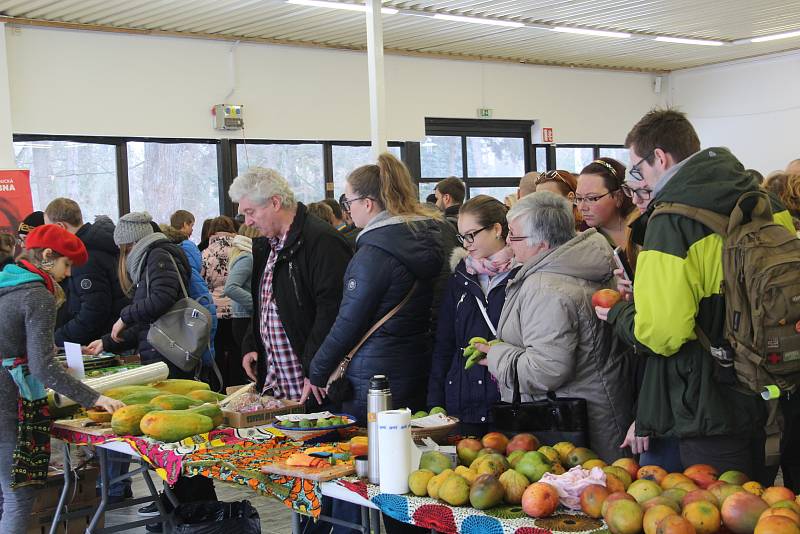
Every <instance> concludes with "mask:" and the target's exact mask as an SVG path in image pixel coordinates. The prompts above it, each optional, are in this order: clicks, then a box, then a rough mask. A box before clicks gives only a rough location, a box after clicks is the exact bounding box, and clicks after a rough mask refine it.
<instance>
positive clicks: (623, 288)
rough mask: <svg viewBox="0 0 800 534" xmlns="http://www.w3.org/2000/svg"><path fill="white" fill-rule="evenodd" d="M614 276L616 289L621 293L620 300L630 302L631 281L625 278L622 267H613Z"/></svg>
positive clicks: (631, 294)
mask: <svg viewBox="0 0 800 534" xmlns="http://www.w3.org/2000/svg"><path fill="white" fill-rule="evenodd" d="M614 276H616V277H617V291H619V292H620V294H621V295H622V300H624V301H626V302H630V301H632V300H633V282H631V281H630V280H628V279H627V278H625V275H624V273H623V271H622V269H614Z"/></svg>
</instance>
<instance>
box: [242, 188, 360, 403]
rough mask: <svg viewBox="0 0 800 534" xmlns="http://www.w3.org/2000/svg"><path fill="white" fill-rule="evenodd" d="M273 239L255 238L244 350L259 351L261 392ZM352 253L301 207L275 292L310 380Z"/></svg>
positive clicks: (282, 258)
mask: <svg viewBox="0 0 800 534" xmlns="http://www.w3.org/2000/svg"><path fill="white" fill-rule="evenodd" d="M269 253H270V245H269V241H268V240H267V239H266V238H264V237H260V238H257V239H254V240H253V278H252V291H253V320H252V328H251V329H250V330H249V331H248V334H247V336H246V337H245V338H244V340H243V342H242V352H243V353H244V354H247V353H248V352H252V351H257V352H258V383H257V387H258V389H259V391H260V390H261V388H262V387H263V386H264V379H265V377H266V374H267V360H266V353H265V351H264V345H263V344H262V341H261V333H260V330H259V322H260V320H261V304H262V303H261V281H262V279H263V277H264V269H265V268H266V265H267V259H268V258H269ZM351 256H352V251H351V250H350V245H348V244H347V241H346V240H345V239H344V237H342V236H341V235H340V234H339V232H337V231H336V229H335V228H334V227H333V226H331V225H330V224H328V223H326V222H325V221H323V220H321V219H319V218H317V217H309V216H308V210H307V209H306V207H305V206H304V205H303V204H302V203H299V202H298V204H297V215H295V218H294V221H293V222H292V225H291V227H290V228H289V232H288V234H287V235H286V244H285V245H284V247H283V249H282V250H281V251H280V253H279V254H278V260H277V262H276V263H275V270H274V273H273V276H272V292H273V295H274V297H275V299H276V303H277V305H278V315H279V316H280V319H281V322H282V323H283V328H284V330H285V331H286V336H287V337H288V338H289V343H290V344H291V345H292V349H293V350H294V353H295V354H296V355H297V356H298V357H299V358H300V361H301V362H302V364H303V370H304V372H305V373H306V376H308V369H309V366H310V365H311V359H312V358H313V357H314V354H315V353H316V352H317V349H318V348H319V346H320V344H321V343H322V340H323V339H325V336H326V335H327V334H328V331H329V330H330V329H331V325H332V324H333V321H334V320H335V319H336V314H337V313H338V311H339V301H340V300H341V299H342V280H343V279H344V271H345V268H346V267H347V263H348V262H349V261H350V257H351Z"/></svg>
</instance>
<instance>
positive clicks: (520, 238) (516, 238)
mask: <svg viewBox="0 0 800 534" xmlns="http://www.w3.org/2000/svg"><path fill="white" fill-rule="evenodd" d="M526 239H530V236H527V235H511V229H509V230H508V237H506V241H514V242H517V241H525V240H526Z"/></svg>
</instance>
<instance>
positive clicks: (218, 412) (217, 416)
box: [186, 402, 225, 428]
mask: <svg viewBox="0 0 800 534" xmlns="http://www.w3.org/2000/svg"><path fill="white" fill-rule="evenodd" d="M186 411H187V412H191V413H199V414H200V415H205V416H206V417H209V418H211V420H212V421H213V422H214V428H217V427H218V426H219V425H221V424H222V422H223V421H224V420H225V416H224V415H223V414H222V409H221V408H220V407H219V405H217V404H213V403H210V402H207V403H205V404H202V405H200V406H198V407H197V408H189V409H188V410H186Z"/></svg>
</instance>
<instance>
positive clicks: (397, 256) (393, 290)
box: [310, 153, 444, 424]
mask: <svg viewBox="0 0 800 534" xmlns="http://www.w3.org/2000/svg"><path fill="white" fill-rule="evenodd" d="M342 208H343V209H345V210H347V211H349V212H350V215H351V216H352V218H353V222H354V223H355V224H356V226H358V227H360V228H362V230H361V233H360V234H359V235H358V239H357V240H356V253H355V255H354V256H353V259H352V260H350V263H349V265H348V266H347V271H346V272H345V275H344V294H343V296H342V301H341V305H340V307H339V313H338V315H337V317H336V321H335V322H334V324H333V327H332V328H331V330H330V332H329V333H328V335H327V336H326V337H325V340H324V341H323V342H322V345H321V346H320V348H319V350H317V353H316V355H315V356H314V359H313V360H312V361H311V366H310V380H311V383H312V385H313V386H315V387H316V388H326V386H327V384H328V379H329V377H330V376H331V374H332V373H333V372H334V371H335V370H336V369H337V367H338V366H339V365H340V363H341V362H342V360H343V359H344V357H345V356H346V355H347V354H348V353H350V352H351V351H352V350H353V348H354V347H356V345H357V344H358V343H359V342H360V341H361V340H362V339H365V335H366V334H367V333H368V332H369V331H370V329H371V328H372V327H373V326H374V325H376V324H378V322H379V321H380V320H381V319H383V318H384V317H386V316H387V314H388V313H389V312H390V311H392V309H393V308H395V307H396V306H398V305H399V304H401V303H402V306H401V307H400V308H399V310H398V311H396V313H395V314H394V315H392V316H391V317H390V318H389V319H388V320H386V322H384V323H383V324H381V325H380V326H378V328H377V330H375V331H374V332H373V333H372V334H371V335H369V336H368V337H366V339H365V341H364V342H363V343H362V344H361V345H360V347H359V348H358V350H357V351H356V352H355V355H354V356H353V358H352V360H351V362H350V365H349V366H348V367H347V371H346V375H345V377H346V378H345V382H344V383H342V384H340V385H339V386H337V387H336V388H331V389H330V390H329V393H330V392H333V391H336V392H337V395H336V396H338V397H339V398H332V399H331V400H333V401H343V406H342V407H343V410H344V411H345V412H347V413H350V414H353V415H355V416H356V417H357V418H358V421H359V423H361V424H365V423H366V418H367V390H368V389H369V380H370V378H372V376H373V375H376V374H381V375H386V377H387V378H388V380H389V387H390V388H391V391H392V396H393V399H392V404H393V405H394V407H395V408H404V407H408V408H411V409H412V410H413V411H416V410H421V409H423V408H424V407H425V397H426V393H427V384H428V373H429V371H430V361H431V342H430V337H431V336H430V332H429V330H430V322H431V301H432V298H433V285H434V281H435V279H436V278H437V276H438V275H439V272H440V270H441V267H442V261H443V256H444V253H443V251H442V246H441V243H440V229H439V225H438V224H437V220H435V219H439V220H440V219H441V215H439V214H438V213H437V212H436V211H435V210H432V209H430V208H427V207H425V206H423V205H422V204H420V203H419V201H418V200H417V191H416V188H415V187H414V183H413V182H412V180H411V175H410V174H409V172H408V169H407V168H406V166H405V165H404V164H403V163H402V162H401V161H399V160H398V159H397V158H395V157H394V156H392V155H391V154H388V153H384V154H381V155H380V156H379V157H378V161H377V164H375V165H364V166H362V167H359V168H357V169H355V170H354V171H353V172H351V173H350V175H349V176H348V177H347V183H346V186H345V199H344V200H343V202H342ZM409 295H410V296H409ZM407 296H408V299H406V297H407ZM348 385H349V386H351V389H350V388H349V387H347V386H348ZM342 386H344V387H342ZM318 391H319V390H318ZM323 393H324V391H323Z"/></svg>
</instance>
